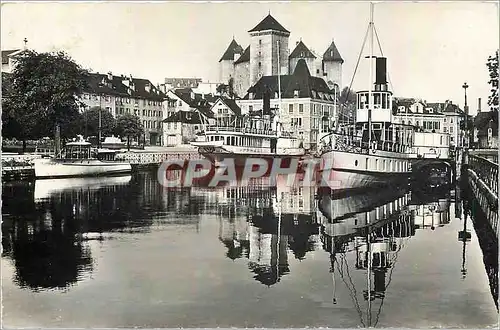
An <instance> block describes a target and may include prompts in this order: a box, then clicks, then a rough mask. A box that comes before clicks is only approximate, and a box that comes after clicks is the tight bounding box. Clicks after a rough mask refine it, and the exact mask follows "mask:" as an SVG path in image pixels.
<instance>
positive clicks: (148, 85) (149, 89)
mask: <svg viewBox="0 0 500 330" xmlns="http://www.w3.org/2000/svg"><path fill="white" fill-rule="evenodd" d="M144 89H145V90H146V93H150V92H151V85H150V84H149V83H146V85H145V86H144Z"/></svg>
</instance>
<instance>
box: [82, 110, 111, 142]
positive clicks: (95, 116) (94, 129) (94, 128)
mask: <svg viewBox="0 0 500 330" xmlns="http://www.w3.org/2000/svg"><path fill="white" fill-rule="evenodd" d="M99 111H100V112H101V134H102V136H111V135H113V134H115V130H116V120H115V118H114V117H113V115H112V114H111V113H110V112H109V111H107V110H105V109H102V108H100V107H92V108H90V109H88V110H86V111H84V112H83V114H82V119H83V128H84V132H86V135H87V136H98V135H99Z"/></svg>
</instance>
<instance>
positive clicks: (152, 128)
mask: <svg viewBox="0 0 500 330" xmlns="http://www.w3.org/2000/svg"><path fill="white" fill-rule="evenodd" d="M80 101H81V102H82V103H83V104H84V106H83V107H82V109H81V110H82V111H83V110H87V109H90V108H92V107H100V108H102V109H103V110H105V111H109V112H110V113H111V114H112V115H113V117H115V118H117V117H119V116H121V115H123V114H126V113H127V114H133V115H136V116H138V117H139V118H140V120H141V123H142V125H143V128H144V136H143V137H142V139H141V138H139V139H136V140H135V142H137V143H139V142H144V143H145V145H162V120H163V116H164V102H165V101H168V98H167V97H166V95H165V94H164V93H163V92H161V91H160V89H159V88H158V87H157V86H154V85H153V84H152V83H151V81H149V80H147V79H142V78H134V77H132V76H131V75H130V76H124V75H121V76H115V75H113V74H112V73H111V72H108V73H107V74H101V73H91V74H90V75H89V78H88V88H87V89H86V90H85V91H84V93H83V94H82V95H81V96H80Z"/></svg>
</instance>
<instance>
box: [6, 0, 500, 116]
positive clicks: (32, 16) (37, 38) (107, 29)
mask: <svg viewBox="0 0 500 330" xmlns="http://www.w3.org/2000/svg"><path fill="white" fill-rule="evenodd" d="M269 11H270V12H271V14H272V15H273V16H274V17H275V18H276V19H277V20H278V21H279V22H280V23H281V24H282V25H283V26H284V27H285V28H286V29H288V30H289V31H291V35H290V48H292V47H293V46H294V45H295V42H296V41H298V40H299V39H300V38H301V39H302V41H303V42H304V43H305V44H306V46H308V47H309V48H311V49H313V50H315V51H316V52H317V53H321V54H322V53H323V52H324V51H325V50H326V48H327V47H328V45H329V44H330V42H331V40H332V39H334V40H335V43H336V45H337V47H338V49H339V51H340V53H341V55H342V57H343V58H344V60H345V62H344V70H343V85H349V83H350V80H351V78H352V75H353V72H354V67H355V65H356V60H357V57H358V54H359V52H360V50H361V45H362V41H363V38H364V35H365V32H366V29H367V26H368V22H369V4H368V3H363V2H358V3H352V2H351V3H347V2H316V3H314V2H311V3H308V2H293V3H265V2H261V3H257V2H255V3H234V2H226V3H186V2H184V3H183V2H176V3H172V2H170V3H131V2H122V3H118V2H117V3H112V2H111V3H7V4H5V3H4V4H2V10H1V28H2V29H1V43H2V50H5V49H12V48H20V47H22V45H23V42H22V40H23V39H24V38H25V37H26V38H27V39H28V47H30V48H33V49H35V50H37V51H50V50H65V51H66V52H68V53H69V54H70V55H71V56H72V57H73V58H74V59H75V60H76V61H77V62H79V63H80V64H82V65H83V66H84V67H86V68H90V69H92V70H93V71H94V72H107V71H112V72H113V73H114V74H118V75H119V74H132V75H133V76H136V77H141V78H148V79H150V80H151V81H152V82H154V83H160V82H163V80H164V78H165V77H201V78H203V79H204V80H205V81H206V80H209V81H216V80H217V79H218V61H219V59H220V57H221V56H222V54H223V52H224V51H225V49H226V48H227V46H228V44H229V42H230V41H231V39H232V37H233V35H234V37H235V39H236V41H237V42H238V43H240V44H241V45H242V46H243V48H245V47H246V46H247V45H248V44H249V36H248V30H250V29H252V28H253V27H254V26H255V25H257V24H258V23H259V22H260V21H261V20H262V19H263V18H264V17H265V16H266V15H267V14H268V12H269ZM375 26H376V28H377V32H378V35H379V37H380V39H381V44H382V50H383V51H384V55H385V56H387V57H388V70H389V77H390V80H391V82H392V86H393V87H392V88H393V91H394V93H395V94H396V95H397V96H405V97H421V98H423V99H425V100H427V101H444V100H446V99H452V100H454V101H455V102H457V103H459V104H460V105H463V99H464V97H463V89H462V88H461V86H462V84H463V83H464V81H467V82H468V84H469V86H470V88H469V89H468V96H469V105H470V108H471V112H475V111H476V108H477V98H478V97H482V98H483V104H484V105H485V104H486V99H487V97H488V95H489V90H490V87H489V85H488V83H487V81H488V80H489V76H488V70H487V67H486V65H485V63H486V60H487V58H488V56H490V55H492V54H493V53H494V51H495V50H496V49H497V48H498V43H499V33H498V30H499V27H498V26H499V23H498V7H497V5H496V3H494V2H489V3H487V2H484V3H481V2H469V3H467V2H455V3H444V2H441V3H437V2H434V3H391V2H386V3H379V4H377V5H376V6H375ZM376 44H377V43H376V42H375V45H376ZM291 50H293V49H290V51H291ZM365 61H366V60H365ZM364 64H365V65H366V63H364ZM365 69H366V67H365V66H363V65H361V67H360V69H359V70H361V71H360V72H359V74H357V75H356V78H355V83H354V87H355V88H356V87H357V88H364V87H365V86H366V84H365V83H366V82H367V81H368V80H367V78H366V77H367V75H366V72H367V70H365ZM484 108H485V107H484V106H483V110H484Z"/></svg>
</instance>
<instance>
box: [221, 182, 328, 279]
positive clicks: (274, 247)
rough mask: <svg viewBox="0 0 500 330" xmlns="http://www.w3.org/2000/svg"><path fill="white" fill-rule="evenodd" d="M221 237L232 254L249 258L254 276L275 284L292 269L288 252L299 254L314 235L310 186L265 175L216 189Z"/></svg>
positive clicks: (306, 249)
mask: <svg viewBox="0 0 500 330" xmlns="http://www.w3.org/2000/svg"><path fill="white" fill-rule="evenodd" d="M216 193H217V195H218V199H217V200H218V206H219V209H220V210H221V211H220V214H219V215H220V217H219V221H220V227H219V229H220V230H219V240H220V241H221V242H222V243H223V244H224V245H225V246H226V248H227V252H226V256H227V257H228V258H230V259H233V260H234V259H238V258H245V259H248V268H249V270H250V271H251V273H252V276H253V278H254V279H255V280H257V281H259V282H260V283H262V284H264V285H268V286H270V285H274V284H276V283H277V282H279V281H280V278H281V277H282V276H284V275H286V274H288V273H289V272H290V267H289V261H288V258H289V256H288V252H289V251H292V253H293V255H294V257H295V258H297V259H299V260H302V259H304V258H305V257H306V254H307V252H310V251H313V250H314V239H313V236H314V235H318V224H317V222H316V215H315V213H314V211H315V204H314V189H313V188H312V187H309V188H308V187H287V186H286V180H285V181H283V180H281V181H278V185H277V186H274V187H270V186H269V182H267V179H266V178H260V179H256V180H250V181H249V182H245V183H244V184H243V185H241V186H237V187H234V186H229V187H221V188H219V189H218V190H217V192H216Z"/></svg>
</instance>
